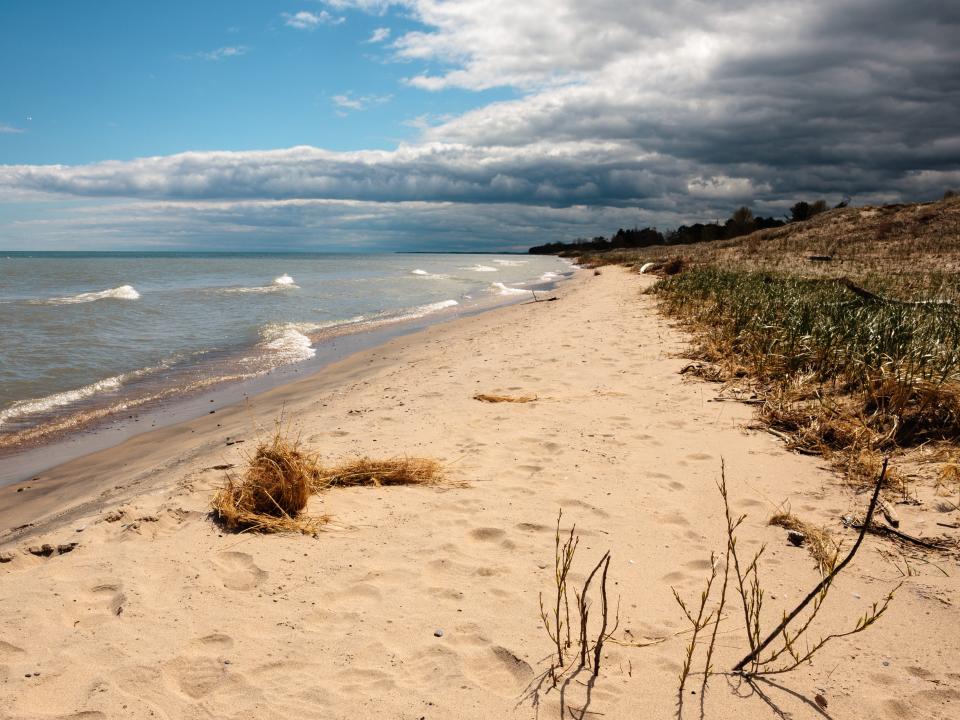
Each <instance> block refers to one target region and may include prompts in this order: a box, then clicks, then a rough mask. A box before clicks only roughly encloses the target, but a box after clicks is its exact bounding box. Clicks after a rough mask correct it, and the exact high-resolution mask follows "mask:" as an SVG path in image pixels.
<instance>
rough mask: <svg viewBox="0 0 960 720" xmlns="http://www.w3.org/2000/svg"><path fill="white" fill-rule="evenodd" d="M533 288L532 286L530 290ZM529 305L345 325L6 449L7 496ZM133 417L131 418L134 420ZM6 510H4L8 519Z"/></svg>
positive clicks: (481, 305) (550, 286)
mask: <svg viewBox="0 0 960 720" xmlns="http://www.w3.org/2000/svg"><path fill="white" fill-rule="evenodd" d="M574 277H575V275H573V276H570V277H568V278H560V279H558V280H555V281H551V282H547V283H536V282H531V288H530V292H532V293H533V292H555V291H556V290H557V289H558V288H559V287H561V286H562V285H563V284H564V283H565V282H569V281H570V280H572V279H573V278H574ZM525 289H526V288H525ZM526 300H528V298H527V297H526V296H523V297H520V296H510V295H506V296H500V297H494V298H490V299H487V300H486V301H485V302H478V303H475V304H474V305H470V306H466V307H464V306H462V305H461V306H456V307H454V308H450V309H449V311H442V312H436V313H429V314H425V315H423V316H420V317H414V318H401V319H399V320H397V321H393V322H385V323H382V324H376V323H373V324H356V325H354V324H345V325H343V326H341V327H335V328H331V329H330V331H329V332H327V333H326V334H325V336H324V337H322V338H321V339H318V340H316V341H315V343H316V344H315V346H314V348H313V349H314V350H315V352H316V354H315V356H314V357H312V358H310V359H308V360H303V361H299V362H296V363H291V364H289V365H284V366H280V367H277V368H274V369H272V370H270V371H267V372H265V373H263V374H260V375H257V376H255V377H252V378H247V379H242V380H230V379H223V380H220V381H219V382H216V383H214V384H213V385H212V386H211V387H210V388H209V389H198V390H195V391H191V392H188V393H187V394H186V395H185V396H181V397H177V396H174V397H171V398H165V399H162V400H159V401H151V402H148V403H147V404H145V405H143V406H135V407H134V408H132V409H130V410H129V411H128V410H118V411H116V412H112V413H108V414H106V415H104V416H103V417H99V418H93V419H91V420H89V421H87V422H84V423H82V424H80V425H77V426H73V427H67V428H63V429H57V430H52V431H50V432H49V433H48V434H43V435H40V436H39V437H38V438H37V439H36V440H28V441H26V442H24V444H23V445H21V446H17V445H12V444H11V445H0V490H2V489H3V488H5V487H8V486H11V485H18V484H21V485H22V484H26V483H28V482H29V481H31V480H34V479H35V478H36V476H39V475H42V474H44V473H47V472H49V471H51V470H54V469H55V468H56V467H57V466H59V465H62V464H64V463H67V462H70V461H71V460H76V459H78V458H81V457H83V456H84V455H89V454H91V453H94V452H98V451H101V450H107V449H110V448H112V447H116V446H117V445H119V444H121V443H123V442H124V441H126V440H129V439H131V438H134V437H137V436H138V435H141V434H144V433H149V432H151V431H153V430H155V429H159V428H165V427H170V426H173V425H177V424H180V423H183V422H186V421H189V420H195V419H197V418H199V417H201V416H203V415H206V414H209V413H210V411H214V412H216V411H219V410H222V409H224V408H227V407H229V406H232V405H236V404H239V403H245V402H250V401H252V400H254V399H255V398H256V397H257V396H259V395H261V394H263V393H266V392H268V391H270V390H273V389H275V388H278V387H282V386H283V385H286V384H288V383H292V382H297V381H298V380H300V379H302V378H307V377H310V376H312V375H315V374H317V373H321V372H324V371H325V370H326V368H327V367H328V366H330V365H332V364H334V363H336V362H337V361H339V360H342V359H344V358H346V357H348V356H350V355H352V354H355V353H358V352H363V351H365V350H371V349H374V348H376V347H378V346H379V345H382V344H384V343H386V342H389V341H390V340H392V339H394V338H397V337H402V336H405V335H410V334H413V333H417V332H420V331H421V330H424V329H426V328H429V327H432V326H434V325H438V324H443V323H447V322H455V321H457V320H459V319H462V318H469V317H473V316H475V315H478V314H481V313H486V312H491V311H496V310H497V309H499V308H502V307H508V306H510V305H514V304H517V303H521V302H524V301H526ZM128 413H129V414H128ZM2 514H3V508H2V506H0V518H2Z"/></svg>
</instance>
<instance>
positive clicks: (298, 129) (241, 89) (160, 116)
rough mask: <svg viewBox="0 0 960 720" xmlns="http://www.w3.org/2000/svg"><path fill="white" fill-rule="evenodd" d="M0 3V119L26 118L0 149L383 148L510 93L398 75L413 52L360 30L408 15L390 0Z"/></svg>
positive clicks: (41, 154)
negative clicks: (380, 10) (420, 124)
mask: <svg viewBox="0 0 960 720" xmlns="http://www.w3.org/2000/svg"><path fill="white" fill-rule="evenodd" d="M285 13H286V16H285ZM297 13H309V17H307V16H300V17H299V18H298V17H297ZM323 13H327V14H326V15H324V14H323ZM0 17H2V22H0V67H3V68H7V69H8V72H5V73H4V79H3V81H2V83H3V85H2V88H3V92H2V93H0V124H3V125H6V126H8V127H12V128H16V129H21V130H24V131H25V132H23V133H0V162H2V163H14V164H19V163H28V164H34V163H36V164H47V163H67V164H80V163H89V162H95V161H99V160H106V159H118V160H125V159H131V158H135V157H141V156H144V155H168V154H173V153H177V152H183V151H186V150H224V149H229V150H256V149H266V148H276V147H290V146H293V145H316V146H318V147H324V148H328V149H331V150H359V149H365V148H380V149H386V148H392V147H395V146H396V145H397V143H398V142H400V141H402V140H408V139H410V138H411V137H413V136H415V134H416V129H415V127H412V126H411V124H410V123H415V122H416V120H417V118H420V117H422V116H428V117H441V116H444V115H449V114H459V113H462V112H464V111H466V110H468V109H470V108H473V107H478V106H481V105H483V104H485V103H487V102H489V101H491V100H494V99H498V98H503V97H508V96H510V95H511V94H512V93H511V91H510V90H508V89H503V88H500V89H496V90H489V91H484V92H479V93H478V92H476V91H466V90H461V89H451V90H448V91H446V92H443V93H431V92H426V91H424V90H420V89H417V88H412V87H410V86H408V85H406V84H404V82H403V79H404V78H405V77H407V76H409V75H411V74H414V73H415V72H416V71H417V68H415V67H414V65H424V64H423V63H412V62H403V63H397V62H390V61H389V60H388V59H387V58H388V54H387V53H385V52H384V45H385V43H384V41H380V42H376V43H373V42H370V39H371V37H374V33H376V32H377V30H378V29H379V28H386V29H388V30H389V31H390V34H391V35H399V34H403V33H405V32H409V31H411V30H414V29H417V28H418V27H419V23H417V22H415V21H413V20H411V19H410V17H409V15H408V14H407V13H405V12H403V11H402V9H401V10H400V11H399V12H398V11H397V9H391V11H390V12H387V13H384V14H383V15H381V14H369V13H365V12H359V11H356V10H349V9H344V10H342V11H336V10H333V9H331V8H326V7H324V6H323V5H322V4H319V3H310V2H307V3H302V2H301V3H284V2H275V1H273V0H261V1H260V2H253V1H249V0H247V1H244V2H235V1H234V2H230V1H226V0H220V1H211V0H204V1H203V2H197V1H196V0H194V1H193V2H183V1H182V0H173V1H168V2H162V3H159V2H158V3H148V2H130V1H129V0H127V1H126V2H118V1H116V0H103V1H99V0H98V1H97V2H79V1H77V0H70V1H66V0H60V1H59V2H57V1H52V0H44V1H43V2H12V1H11V0H5V2H4V3H3V6H2V10H0ZM380 34H381V35H382V34H383V32H382V31H381V33H380ZM387 40H389V37H388V38H387ZM338 101H339V104H338ZM357 103H359V105H360V108H357ZM351 105H353V107H351Z"/></svg>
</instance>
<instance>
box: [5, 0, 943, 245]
mask: <svg viewBox="0 0 960 720" xmlns="http://www.w3.org/2000/svg"><path fill="white" fill-rule="evenodd" d="M957 37H960V3H957V2H956V0H939V1H934V0H914V2H911V3H904V2H902V0H896V1H894V0H806V1H800V0H789V1H786V0H769V1H766V2H749V1H748V0H709V1H702V0H591V1H590V2H585V1H584V0H525V1H524V2H516V0H396V1H392V0H326V1H321V0H300V1H299V2H284V1H282V0H245V1H244V2H235V1H233V0H204V1H203V2H197V0H192V1H191V2H181V1H180V0H167V1H165V2H162V3H160V2H146V1H144V2H129V0H127V1H125V2H116V1H113V0H96V1H93V0H45V1H44V2H36V1H33V0H0V249H5V250H40V249H51V250H54V249H56V250H164V249H170V250H271V249H273V250H321V251H322V250H335V251H344V250H347V251H384V250H411V249H414V250H446V249H449V250H470V249H476V250H522V249H525V248H527V247H529V246H530V245H534V244H539V243H542V242H550V241H554V240H571V239H574V238H576V237H592V236H595V235H607V234H610V233H612V232H614V231H616V229H617V228H619V227H635V226H638V227H643V226H656V227H659V228H661V229H666V228H671V227H676V226H677V225H679V224H682V223H690V222H697V221H702V222H707V221H711V220H717V219H720V220H722V219H724V218H726V217H728V216H729V215H730V213H731V211H732V210H733V209H735V208H736V207H738V206H740V205H748V206H750V207H752V208H753V209H754V211H755V212H756V213H758V214H764V215H774V216H778V217H779V216H782V215H783V214H785V213H787V212H788V208H789V207H790V206H791V205H792V204H793V203H795V202H797V201H798V200H808V201H812V200H815V199H819V198H824V199H826V200H827V202H829V203H831V204H834V203H836V202H838V201H840V200H841V199H842V198H844V197H845V196H849V197H851V198H852V200H853V203H854V204H858V205H859V204H877V203H882V202H894V201H912V200H930V199H934V198H938V197H940V196H942V194H943V192H944V191H945V190H947V189H948V188H960V121H958V118H960V43H958V42H957V41H956V38H957Z"/></svg>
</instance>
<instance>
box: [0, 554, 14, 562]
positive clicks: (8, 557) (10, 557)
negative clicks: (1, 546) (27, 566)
mask: <svg viewBox="0 0 960 720" xmlns="http://www.w3.org/2000/svg"><path fill="white" fill-rule="evenodd" d="M11 560H13V555H11V554H10V553H0V563H8V562H10V561H11Z"/></svg>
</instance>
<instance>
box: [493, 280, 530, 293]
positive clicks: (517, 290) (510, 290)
mask: <svg viewBox="0 0 960 720" xmlns="http://www.w3.org/2000/svg"><path fill="white" fill-rule="evenodd" d="M491 287H493V288H494V289H495V290H496V291H497V294H499V295H525V294H526V293H528V292H530V291H529V290H524V289H522V288H512V287H507V286H506V285H504V284H503V283H502V282H495V283H493V285H492V286H491Z"/></svg>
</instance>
